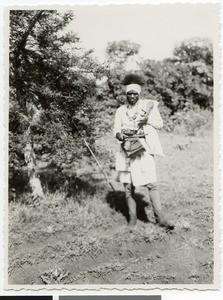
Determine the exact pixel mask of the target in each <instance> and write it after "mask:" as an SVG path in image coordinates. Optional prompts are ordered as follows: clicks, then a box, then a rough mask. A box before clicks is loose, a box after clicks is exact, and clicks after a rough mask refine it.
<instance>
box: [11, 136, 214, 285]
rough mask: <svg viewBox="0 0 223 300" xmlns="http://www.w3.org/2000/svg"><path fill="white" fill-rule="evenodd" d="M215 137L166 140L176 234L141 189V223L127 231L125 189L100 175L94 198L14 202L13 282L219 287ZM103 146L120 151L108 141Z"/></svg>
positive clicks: (165, 183)
mask: <svg viewBox="0 0 223 300" xmlns="http://www.w3.org/2000/svg"><path fill="white" fill-rule="evenodd" d="M212 139H213V137H212V134H211V132H206V133H205V134H204V135H203V136H199V137H185V136H180V135H178V136H176V135H172V134H166V133H162V134H161V142H162V144H163V148H164V150H165V154H166V157H165V158H158V159H157V170H158V177H159V184H160V192H161V197H162V207H163V210H164V212H165V214H166V216H167V217H168V218H169V219H170V220H171V221H172V222H174V223H175V229H174V230H173V231H172V232H167V231H166V230H165V229H163V228H160V227H159V226H158V225H156V224H155V223H154V216H153V212H152V209H151V205H150V202H149V199H148V194H147V191H146V190H145V189H144V188H137V189H136V194H137V195H136V202H137V213H138V222H137V225H136V226H135V227H130V226H128V223H127V220H128V210H127V205H126V202H125V198H124V192H123V188H122V186H121V185H120V184H119V183H115V182H114V185H115V188H116V190H117V191H116V192H112V191H111V190H110V189H109V186H107V184H106V182H105V181H104V179H103V178H102V177H101V175H100V174H99V172H98V170H94V171H92V172H91V170H89V173H90V175H89V176H90V177H89V182H91V183H92V185H94V186H96V187H97V189H96V192H92V194H89V193H87V192H86V191H81V192H80V193H79V194H77V195H74V196H73V197H70V198H69V199H67V198H66V197H65V196H64V195H63V193H61V192H60V193H55V194H53V195H52V194H48V195H46V198H45V199H43V200H42V201H41V202H40V203H39V205H38V206H32V205H27V204H24V203H18V202H14V203H10V204H9V245H8V247H9V256H8V267H9V268H8V272H9V273H8V274H9V278H8V282H9V284H14V285H26V284H31V285H32V284H35V285H38V284H75V285H76V284H126V285H128V284H146V285H147V284H148V285H152V284H164V285H169V284H211V283H213V266H214V261H213V249H214V246H213V235H214V232H213V152H212V149H213V140H212ZM102 143H104V144H105V146H109V147H111V148H112V149H113V148H114V149H115V147H116V146H113V144H114V141H113V140H112V139H111V138H108V137H107V138H104V139H103V141H102ZM83 172H84V171H83ZM112 172H113V171H111V174H110V175H111V178H112V180H113V179H114V177H112V176H113V173H112Z"/></svg>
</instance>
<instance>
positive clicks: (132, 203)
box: [124, 183, 137, 226]
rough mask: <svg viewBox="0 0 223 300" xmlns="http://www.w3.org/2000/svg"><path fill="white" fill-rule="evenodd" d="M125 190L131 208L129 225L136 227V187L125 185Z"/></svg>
mask: <svg viewBox="0 0 223 300" xmlns="http://www.w3.org/2000/svg"><path fill="white" fill-rule="evenodd" d="M124 188H125V196H126V200H127V203H128V208H129V217H130V220H129V225H133V226H134V225H135V224H136V222H137V216H136V202H135V200H134V199H133V195H134V191H135V187H134V186H133V185H132V183H124Z"/></svg>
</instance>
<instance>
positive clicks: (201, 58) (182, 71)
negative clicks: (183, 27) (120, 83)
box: [140, 39, 213, 114]
mask: <svg viewBox="0 0 223 300" xmlns="http://www.w3.org/2000/svg"><path fill="white" fill-rule="evenodd" d="M173 54H174V56H173V58H169V59H164V60H162V61H158V62H157V61H152V60H144V61H142V62H141V63H140V69H141V71H142V73H143V75H144V77H145V80H146V93H147V95H148V97H155V98H156V99H157V100H162V101H163V102H164V104H165V105H166V106H167V107H168V108H169V109H170V110H171V114H174V113H175V112H177V111H178V110H179V109H180V110H181V109H183V108H184V107H186V106H188V105H190V106H191V108H192V106H193V104H198V105H199V106H200V107H202V108H209V109H212V106H213V104H212V103H213V95H212V94H213V53H212V45H211V43H210V42H209V41H207V40H201V39H191V40H188V41H185V42H182V43H181V44H180V45H178V46H177V47H176V48H175V49H174V52H173Z"/></svg>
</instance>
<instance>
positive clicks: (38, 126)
mask: <svg viewBox="0 0 223 300" xmlns="http://www.w3.org/2000/svg"><path fill="white" fill-rule="evenodd" d="M73 17H74V15H73V13H72V12H66V13H64V14H60V13H59V12H57V11H52V10H41V11H38V10H29V11H26V10H14V11H11V12H10V70H9V71H10V109H9V130H10V142H9V147H10V148H9V149H10V159H9V160H10V172H12V173H13V174H15V171H16V169H18V168H20V167H21V166H23V165H24V153H23V149H24V145H25V143H26V139H27V137H26V136H25V134H24V133H25V131H26V129H27V128H28V127H30V131H31V135H32V138H33V146H34V151H35V153H36V155H37V159H38V160H41V159H42V157H43V156H46V155H48V158H50V160H51V161H54V162H55V163H56V164H57V165H58V166H61V165H62V164H63V163H69V161H78V159H80V158H81V156H82V155H83V154H86V155H87V152H86V150H84V149H85V148H84V147H83V142H82V139H81V138H80V136H79V133H78V131H79V132H80V133H81V134H82V135H84V136H89V137H91V136H92V130H93V128H94V126H93V122H94V114H93V110H92V103H91V102H90V101H89V98H90V97H93V96H94V94H95V87H96V83H95V82H96V79H97V78H100V76H101V75H102V74H103V72H104V69H103V67H102V66H101V65H100V64H99V63H98V62H97V61H95V60H94V59H93V58H92V56H91V51H85V50H83V49H81V48H79V49H77V47H76V44H77V43H78V41H79V38H78V37H77V36H76V35H75V34H73V33H66V34H64V33H63V29H64V28H65V27H66V25H67V24H68V23H69V22H70V21H71V20H72V19H73ZM33 110H35V111H37V112H38V116H39V119H38V120H35V119H33V118H32V116H33V113H32V112H33ZM77 128H78V130H77ZM93 141H94V139H93V138H90V142H91V143H93Z"/></svg>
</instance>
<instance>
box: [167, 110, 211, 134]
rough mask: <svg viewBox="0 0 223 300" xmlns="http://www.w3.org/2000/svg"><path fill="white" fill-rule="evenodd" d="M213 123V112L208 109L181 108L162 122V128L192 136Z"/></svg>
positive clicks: (208, 127)
mask: <svg viewBox="0 0 223 300" xmlns="http://www.w3.org/2000/svg"><path fill="white" fill-rule="evenodd" d="M212 123H213V114H212V112H211V111H210V110H204V109H201V108H199V107H195V108H194V109H187V108H185V109H183V110H180V111H178V112H176V113H175V114H174V115H172V116H170V117H169V119H168V120H167V119H166V122H164V129H165V130H166V131H169V132H170V131H172V132H174V133H177V134H185V135H190V136H194V135H197V134H200V133H201V131H202V130H206V129H210V128H211V127H212Z"/></svg>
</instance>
